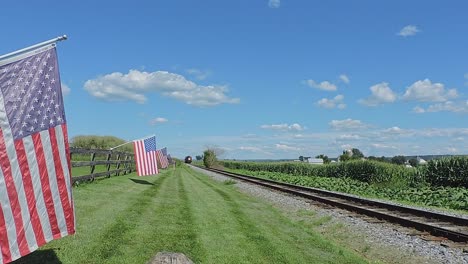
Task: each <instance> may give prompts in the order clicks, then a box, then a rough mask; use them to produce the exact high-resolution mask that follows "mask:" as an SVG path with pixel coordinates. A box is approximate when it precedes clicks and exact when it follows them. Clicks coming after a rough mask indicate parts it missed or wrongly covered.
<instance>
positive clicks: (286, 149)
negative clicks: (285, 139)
mask: <svg viewBox="0 0 468 264" xmlns="http://www.w3.org/2000/svg"><path fill="white" fill-rule="evenodd" d="M275 146H276V148H277V149H279V150H284V151H299V150H301V149H300V148H297V147H293V146H288V145H285V144H275Z"/></svg>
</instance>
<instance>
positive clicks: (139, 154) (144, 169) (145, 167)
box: [133, 136, 158, 176]
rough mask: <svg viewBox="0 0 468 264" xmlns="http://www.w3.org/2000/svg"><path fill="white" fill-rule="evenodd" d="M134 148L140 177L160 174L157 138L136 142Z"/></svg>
mask: <svg viewBox="0 0 468 264" xmlns="http://www.w3.org/2000/svg"><path fill="white" fill-rule="evenodd" d="M133 147H134V150H135V164H136V168H137V173H138V176H145V175H153V174H158V164H157V162H156V137H155V136H152V137H149V138H146V139H141V140H135V141H134V142H133Z"/></svg>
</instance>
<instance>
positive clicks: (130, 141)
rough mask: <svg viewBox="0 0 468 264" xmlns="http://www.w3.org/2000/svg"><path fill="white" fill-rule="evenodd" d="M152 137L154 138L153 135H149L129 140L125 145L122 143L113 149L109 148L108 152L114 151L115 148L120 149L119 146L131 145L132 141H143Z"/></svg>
mask: <svg viewBox="0 0 468 264" xmlns="http://www.w3.org/2000/svg"><path fill="white" fill-rule="evenodd" d="M153 136H156V135H154V134H153V135H149V136H147V137H144V138H140V139H134V140H129V141H127V142H125V143H122V144H120V145H118V146H115V147H112V148H109V149H110V150H114V149H116V148H120V147H121V146H125V145H127V144H128V143H132V142H133V141H137V140H143V139H147V138H150V137H153Z"/></svg>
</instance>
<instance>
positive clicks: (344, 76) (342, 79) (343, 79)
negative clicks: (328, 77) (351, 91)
mask: <svg viewBox="0 0 468 264" xmlns="http://www.w3.org/2000/svg"><path fill="white" fill-rule="evenodd" d="M339 78H340V80H341V81H342V82H344V83H346V84H349V83H350V80H349V77H348V76H346V74H341V75H340V77H339Z"/></svg>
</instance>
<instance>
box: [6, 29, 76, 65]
mask: <svg viewBox="0 0 468 264" xmlns="http://www.w3.org/2000/svg"><path fill="white" fill-rule="evenodd" d="M67 38H68V37H67V35H63V36H60V37H56V38H54V39H51V40H47V41H44V42H41V43H39V44H36V45H32V46H30V47H27V48H24V49H20V50H17V51H13V52H10V53H8V54H5V55H2V56H0V60H3V59H5V58H8V57H12V56H15V55H17V54H21V53H23V52H27V51H30V50H33V49H36V48H39V47H42V46H46V45H49V44H52V43H55V42H58V41H62V40H66V39H67Z"/></svg>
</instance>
